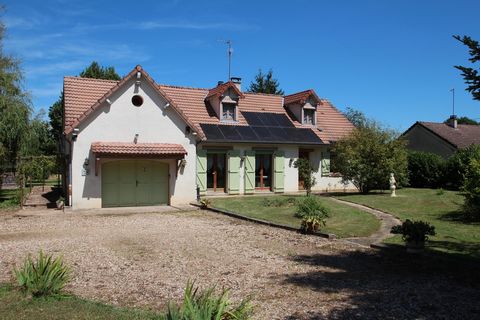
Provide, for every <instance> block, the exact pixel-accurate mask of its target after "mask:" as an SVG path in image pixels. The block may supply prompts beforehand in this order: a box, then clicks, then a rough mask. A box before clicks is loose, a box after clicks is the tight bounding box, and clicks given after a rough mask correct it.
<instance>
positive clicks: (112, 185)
mask: <svg viewBox="0 0 480 320" xmlns="http://www.w3.org/2000/svg"><path fill="white" fill-rule="evenodd" d="M161 204H168V164H167V163H165V162H160V161H155V160H117V161H109V162H105V163H104V164H103V165H102V207H126V206H151V205H161Z"/></svg>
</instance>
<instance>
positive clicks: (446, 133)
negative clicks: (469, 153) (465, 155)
mask: <svg viewBox="0 0 480 320" xmlns="http://www.w3.org/2000/svg"><path fill="white" fill-rule="evenodd" d="M416 125H420V126H422V127H424V128H426V129H427V130H429V131H430V132H432V133H433V134H435V135H437V136H438V137H440V138H441V139H443V140H445V141H446V142H447V143H449V144H451V145H452V146H454V147H456V148H457V149H463V148H466V147H469V146H471V145H472V144H474V145H480V126H479V125H473V124H459V125H457V128H456V129H455V128H453V127H451V126H449V125H448V124H445V123H439V122H424V121H417V122H415V123H414V124H413V125H412V126H411V127H410V128H409V129H408V130H407V131H405V133H403V135H405V134H407V133H408V132H409V131H410V130H411V129H412V128H413V127H414V126H416Z"/></svg>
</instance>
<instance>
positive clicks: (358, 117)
mask: <svg viewBox="0 0 480 320" xmlns="http://www.w3.org/2000/svg"><path fill="white" fill-rule="evenodd" d="M343 115H344V116H345V117H346V118H347V119H348V120H349V121H350V122H351V123H352V124H353V125H354V126H355V127H357V128H361V127H366V126H367V125H368V123H369V120H368V118H367V116H366V115H365V113H363V112H362V111H360V110H356V109H353V108H350V107H347V109H346V110H345V112H343Z"/></svg>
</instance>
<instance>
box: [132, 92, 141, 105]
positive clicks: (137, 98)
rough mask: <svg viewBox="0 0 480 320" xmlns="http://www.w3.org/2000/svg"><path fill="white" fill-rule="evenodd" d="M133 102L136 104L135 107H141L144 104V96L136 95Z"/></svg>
mask: <svg viewBox="0 0 480 320" xmlns="http://www.w3.org/2000/svg"><path fill="white" fill-rule="evenodd" d="M132 104H133V105H134V106H135V107H140V106H141V105H142V104H143V98H142V96H141V95H138V94H136V95H134V96H133V97H132Z"/></svg>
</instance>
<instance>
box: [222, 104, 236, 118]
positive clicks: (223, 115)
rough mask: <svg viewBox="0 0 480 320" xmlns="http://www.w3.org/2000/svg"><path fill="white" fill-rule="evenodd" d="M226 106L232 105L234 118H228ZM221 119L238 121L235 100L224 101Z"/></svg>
mask: <svg viewBox="0 0 480 320" xmlns="http://www.w3.org/2000/svg"><path fill="white" fill-rule="evenodd" d="M225 106H228V107H232V108H233V112H232V118H231V119H229V118H226V117H225ZM220 120H221V121H227V122H228V121H231V122H236V121H237V104H236V103H233V102H222V113H221V118H220Z"/></svg>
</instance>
